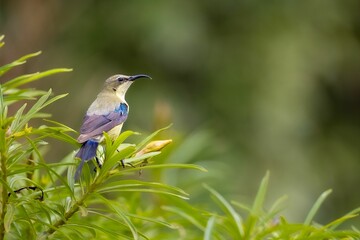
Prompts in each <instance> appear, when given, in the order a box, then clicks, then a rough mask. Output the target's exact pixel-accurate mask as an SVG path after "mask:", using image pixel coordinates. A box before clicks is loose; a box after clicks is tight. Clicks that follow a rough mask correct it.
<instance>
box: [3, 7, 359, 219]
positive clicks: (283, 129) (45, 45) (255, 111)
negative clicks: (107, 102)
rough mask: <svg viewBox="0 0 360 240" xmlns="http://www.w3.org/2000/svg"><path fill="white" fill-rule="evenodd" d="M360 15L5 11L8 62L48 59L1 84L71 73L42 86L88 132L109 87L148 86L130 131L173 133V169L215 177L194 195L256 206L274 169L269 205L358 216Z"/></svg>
mask: <svg viewBox="0 0 360 240" xmlns="http://www.w3.org/2000/svg"><path fill="white" fill-rule="evenodd" d="M359 13H360V2H359V1H357V0H346V1H344V0H339V1H327V0H316V1H313V0H308V1H260V0H252V1H250V0H224V1H214V0H206V1H205V0H200V1H180V0H177V1H166V0H155V1H145V0H141V1H119V0H108V1H95V0H87V1H84V0H83V1H58V0H41V1H40V0H32V1H28V0H16V1H14V0H0V32H1V34H5V36H6V38H5V41H6V46H5V47H4V48H3V49H2V51H1V54H0V63H1V64H4V63H8V62H10V61H11V60H14V59H16V58H17V57H20V56H22V55H24V54H27V53H30V52H36V51H38V50H42V51H43V54H42V55H41V56H40V57H38V58H36V59H33V60H31V61H29V64H26V65H25V66H26V67H19V68H18V69H17V71H18V72H14V71H13V72H11V73H8V74H7V75H6V76H4V78H3V79H2V80H1V81H5V80H6V78H8V79H9V78H11V77H12V76H14V75H17V74H22V73H29V72H36V71H39V70H45V69H48V68H54V67H71V68H73V69H74V71H73V72H72V73H70V74H61V75H58V76H55V77H52V79H49V80H48V81H42V82H39V83H36V84H37V85H36V84H35V85H34V86H36V87H39V88H41V89H45V90H46V89H48V88H50V87H51V88H53V90H54V91H55V92H56V93H58V94H60V93H63V92H69V93H70V95H69V96H68V97H67V98H65V99H64V100H61V101H59V102H58V103H56V104H55V105H54V106H56V107H57V108H52V109H48V111H51V112H52V114H53V118H54V119H55V120H57V121H60V122H63V123H65V124H67V125H69V126H70V127H73V128H74V129H76V130H78V129H79V127H80V124H81V121H82V117H83V115H84V113H85V111H86V109H87V107H88V106H89V104H90V103H91V102H92V101H93V99H94V98H95V96H96V94H97V93H98V91H99V90H100V88H101V87H102V84H103V82H104V80H105V79H106V78H107V77H109V76H110V75H113V74H115V73H123V74H128V75H131V74H138V73H145V74H149V75H150V76H152V78H153V80H151V81H147V80H144V81H139V82H136V84H134V86H133V87H132V88H131V89H130V90H129V92H128V94H127V101H128V102H129V104H130V106H131V111H130V117H129V119H128V121H127V123H126V125H125V129H132V130H135V131H140V132H150V131H153V130H155V129H157V128H160V127H163V126H166V125H168V124H169V123H171V122H173V123H174V126H173V127H172V132H170V133H169V134H168V137H172V138H174V140H175V146H177V148H176V150H174V151H175V154H173V156H172V157H170V159H169V161H185V160H184V158H186V161H187V162H194V163H197V164H201V165H203V166H205V167H207V168H208V170H209V173H208V175H207V176H208V177H204V176H201V177H197V176H194V175H196V174H198V173H197V172H190V171H189V172H186V174H188V175H189V176H188V175H184V174H183V175H182V176H177V177H178V178H179V179H180V180H181V179H182V180H183V181H188V185H189V188H191V187H192V188H194V189H201V188H196V186H200V185H201V182H204V181H208V182H210V183H211V185H212V186H213V187H215V188H216V189H218V190H219V191H220V192H222V193H224V194H226V195H228V196H229V198H230V199H237V200H239V201H245V202H251V197H252V196H253V194H254V193H255V192H256V190H257V186H258V184H259V182H260V179H261V177H262V176H263V175H264V174H265V171H266V170H270V172H271V185H270V194H269V195H270V196H269V200H270V201H271V200H274V199H276V198H277V197H279V196H281V195H283V194H287V195H288V196H289V201H288V209H289V210H288V211H287V214H288V217H289V218H290V219H293V220H295V221H300V220H302V219H303V218H304V217H305V214H306V213H307V212H308V210H309V208H310V206H311V205H312V204H313V203H314V201H315V199H316V198H317V197H318V195H319V194H320V193H321V192H323V191H324V190H326V189H328V188H332V189H333V190H334V193H333V194H332V195H331V197H330V198H329V200H328V201H327V202H326V203H325V205H324V207H323V208H324V209H323V211H322V214H323V215H322V216H319V221H321V220H323V221H325V220H331V219H334V218H335V217H337V216H340V215H341V214H344V213H346V212H348V211H350V210H351V209H354V208H355V207H358V206H359V205H360V191H359V185H360V174H359V169H360V14H359ZM72 150H74V149H72V148H71V147H70V146H61V145H59V146H58V148H57V149H51V151H50V152H49V153H48V156H49V161H51V160H54V161H56V159H60V158H61V157H63V156H64V155H66V154H67V153H68V152H69V151H72ZM202 175H204V174H202ZM167 178H168V181H170V182H171V181H175V180H174V179H171V178H172V175H171V174H169V175H168V176H167ZM190 180H191V182H189V181H190ZM185 190H187V191H190V192H191V193H192V194H194V195H195V196H196V193H195V191H194V190H193V191H191V190H188V189H185Z"/></svg>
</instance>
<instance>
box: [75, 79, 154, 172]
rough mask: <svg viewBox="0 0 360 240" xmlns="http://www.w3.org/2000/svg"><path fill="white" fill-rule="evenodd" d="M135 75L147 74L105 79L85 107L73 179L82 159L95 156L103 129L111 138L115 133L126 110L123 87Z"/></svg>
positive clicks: (122, 120) (86, 159)
mask: <svg viewBox="0 0 360 240" xmlns="http://www.w3.org/2000/svg"><path fill="white" fill-rule="evenodd" d="M139 78H150V77H149V76H148V75H144V74H139V75H134V76H125V75H121V74H118V75H114V76H111V77H109V78H108V79H107V80H106V81H105V84H104V87H103V89H102V91H101V92H100V93H99V94H98V95H97V97H96V99H95V101H94V102H93V103H92V104H91V105H90V107H89V109H88V110H87V112H86V115H85V117H84V120H83V124H82V126H81V128H80V136H79V137H78V139H77V140H78V142H79V143H81V144H82V146H81V148H80V150H79V151H78V152H77V154H76V155H75V157H78V158H80V159H81V162H80V164H79V166H78V168H77V169H76V173H75V179H78V177H79V176H80V174H81V170H82V168H83V166H84V163H85V162H87V161H89V160H90V159H93V158H94V157H96V150H97V147H98V146H99V143H101V141H103V139H104V136H103V132H106V133H107V134H109V136H110V138H111V139H112V140H115V139H116V138H117V137H118V136H119V134H120V132H121V128H122V126H123V124H124V122H125V121H126V119H127V116H128V113H129V105H128V104H127V102H126V101H125V94H126V91H127V90H128V89H129V87H130V85H131V84H132V83H133V82H134V80H136V79H139ZM150 79H151V78H150Z"/></svg>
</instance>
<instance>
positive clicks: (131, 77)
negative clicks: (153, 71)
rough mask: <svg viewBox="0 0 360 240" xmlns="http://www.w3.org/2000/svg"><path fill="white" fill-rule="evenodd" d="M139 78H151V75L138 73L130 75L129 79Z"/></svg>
mask: <svg viewBox="0 0 360 240" xmlns="http://www.w3.org/2000/svg"><path fill="white" fill-rule="evenodd" d="M138 78H149V79H151V77H150V76H148V75H145V74H138V75H134V76H130V77H129V78H128V81H134V80H136V79H138Z"/></svg>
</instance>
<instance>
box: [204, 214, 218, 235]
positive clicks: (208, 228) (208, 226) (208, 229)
mask: <svg viewBox="0 0 360 240" xmlns="http://www.w3.org/2000/svg"><path fill="white" fill-rule="evenodd" d="M215 220H216V217H215V216H212V217H211V218H209V220H208V222H207V224H206V228H205V233H204V240H211V239H212V238H211V235H212V234H211V232H212V231H213V228H214V225H215Z"/></svg>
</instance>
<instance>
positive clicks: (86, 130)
mask: <svg viewBox="0 0 360 240" xmlns="http://www.w3.org/2000/svg"><path fill="white" fill-rule="evenodd" d="M126 118H127V114H123V113H122V112H118V111H114V112H111V113H109V114H108V115H90V116H89V115H86V116H85V117H84V122H83V124H82V126H81V129H80V136H79V137H78V139H77V140H78V142H79V143H83V142H86V141H87V140H89V139H91V138H93V137H96V136H99V135H101V134H102V133H103V132H108V131H110V130H111V129H113V128H114V127H116V126H117V125H119V124H121V123H123V122H125V121H126Z"/></svg>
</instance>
